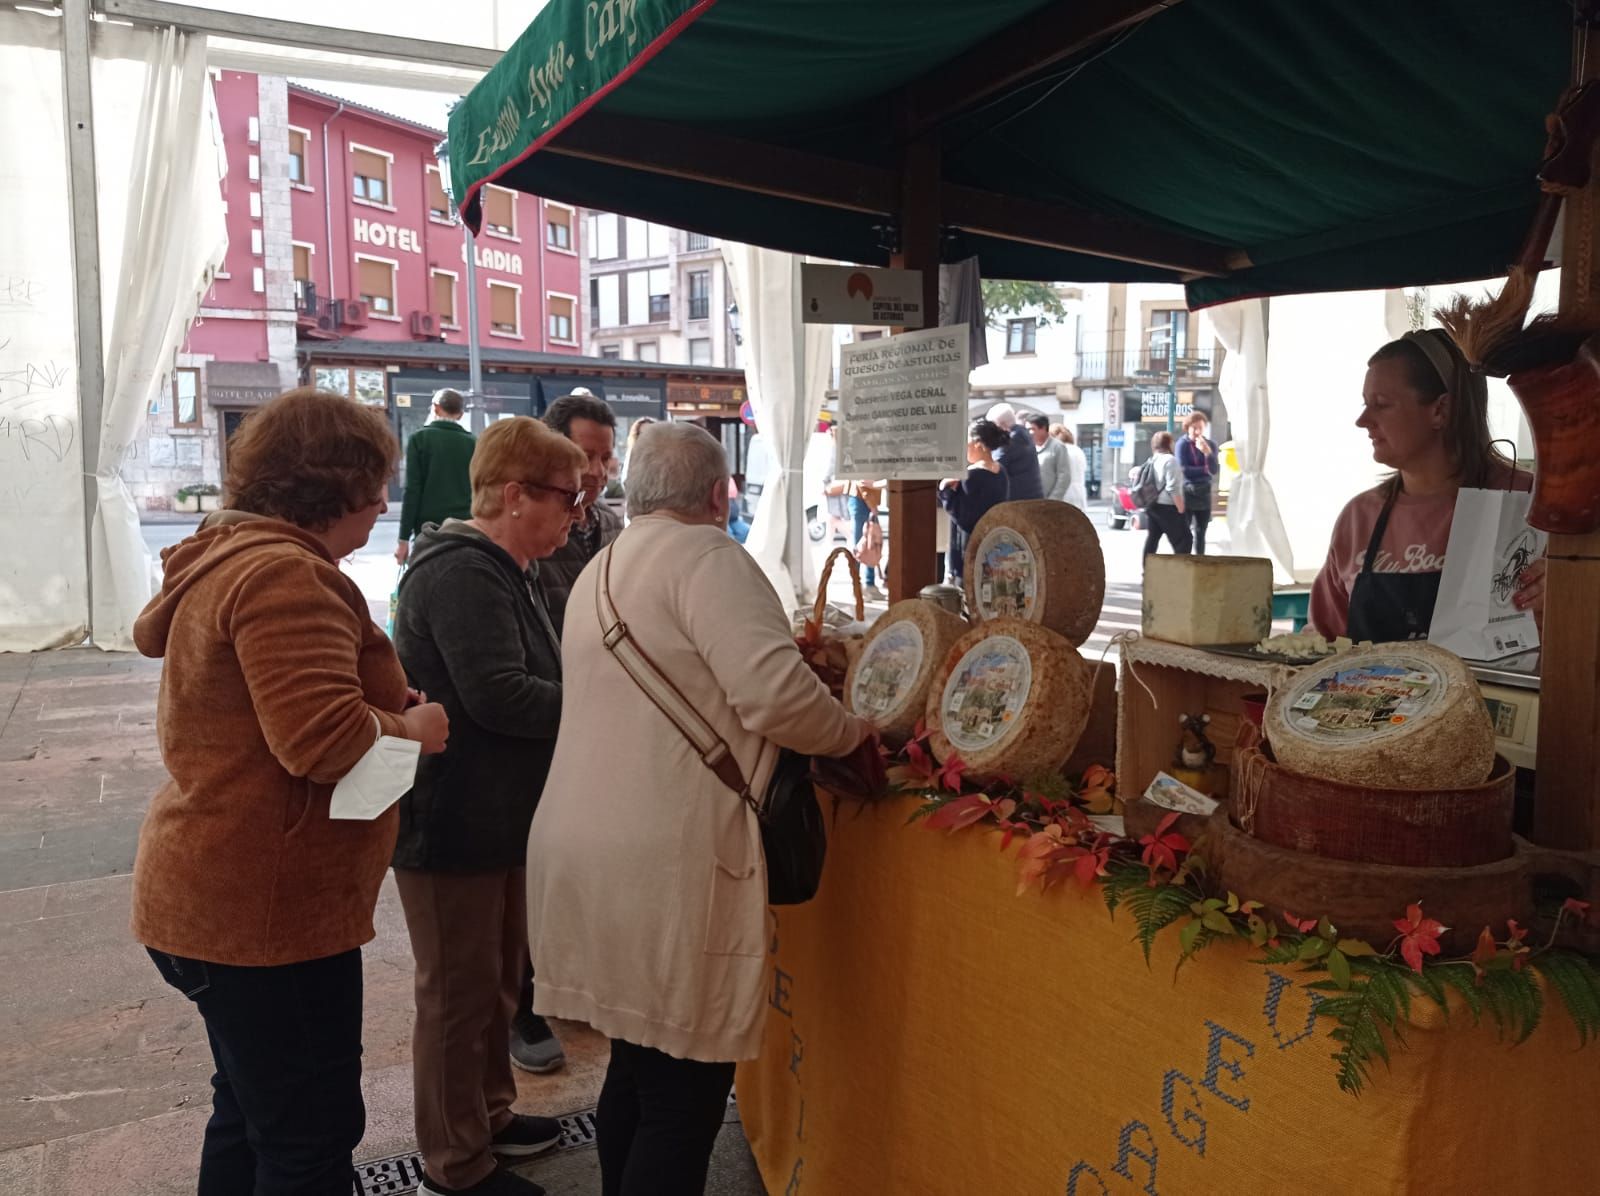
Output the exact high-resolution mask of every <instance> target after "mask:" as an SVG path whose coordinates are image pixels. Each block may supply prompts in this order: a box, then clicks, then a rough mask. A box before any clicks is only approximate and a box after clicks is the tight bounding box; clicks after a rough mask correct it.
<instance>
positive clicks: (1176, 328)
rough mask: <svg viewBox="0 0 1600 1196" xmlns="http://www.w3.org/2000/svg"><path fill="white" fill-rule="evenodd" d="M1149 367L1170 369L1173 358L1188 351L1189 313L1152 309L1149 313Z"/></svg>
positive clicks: (1184, 354)
mask: <svg viewBox="0 0 1600 1196" xmlns="http://www.w3.org/2000/svg"><path fill="white" fill-rule="evenodd" d="M1149 337H1150V342H1149V343H1150V367H1149V368H1151V369H1153V370H1170V369H1171V368H1172V366H1173V364H1174V363H1173V358H1175V357H1183V356H1186V355H1187V354H1188V352H1189V313H1188V312H1186V311H1182V310H1178V311H1154V312H1151V313H1150V333H1149Z"/></svg>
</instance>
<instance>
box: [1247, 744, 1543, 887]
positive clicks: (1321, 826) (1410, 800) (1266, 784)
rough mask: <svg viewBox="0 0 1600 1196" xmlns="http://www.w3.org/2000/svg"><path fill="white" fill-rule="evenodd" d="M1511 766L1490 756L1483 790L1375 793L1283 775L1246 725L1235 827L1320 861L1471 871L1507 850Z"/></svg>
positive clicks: (1293, 774)
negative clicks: (1489, 764)
mask: <svg viewBox="0 0 1600 1196" xmlns="http://www.w3.org/2000/svg"><path fill="white" fill-rule="evenodd" d="M1515 782H1516V769H1514V768H1512V766H1511V765H1510V764H1508V763H1507V762H1506V761H1505V760H1504V759H1502V758H1501V757H1499V756H1496V757H1495V762H1494V771H1493V772H1492V773H1491V774H1490V776H1489V779H1488V780H1487V781H1485V782H1484V783H1483V784H1481V785H1474V786H1472V787H1470V788H1463V789H1427V790H1417V789H1377V788H1371V787H1367V786H1360V785H1346V784H1342V783H1340V782H1338V781H1325V780H1322V779H1320V778H1318V777H1311V776H1306V775H1305V774H1304V773H1299V772H1294V771H1292V770H1290V769H1287V768H1284V767H1283V766H1282V765H1281V764H1279V763H1277V761H1275V760H1273V759H1272V757H1271V756H1270V755H1269V754H1268V751H1267V749H1266V747H1265V745H1263V744H1262V742H1261V735H1260V732H1259V731H1257V730H1256V729H1255V728H1254V727H1252V726H1250V725H1249V724H1248V723H1246V724H1244V725H1242V726H1241V727H1240V730H1239V738H1238V741H1237V742H1236V743H1235V745H1234V751H1233V790H1232V793H1233V801H1232V808H1233V821H1234V822H1235V823H1236V824H1237V825H1238V827H1239V829H1240V830H1242V831H1243V832H1244V833H1245V834H1247V835H1250V836H1251V837H1253V838H1256V839H1260V840H1261V841H1262V842H1264V843H1271V844H1273V845H1275V846H1277V847H1286V848H1288V849H1290V850H1291V851H1301V852H1305V853H1307V854H1310V855H1316V856H1322V857H1324V858H1326V859H1334V860H1351V861H1355V862H1359V863H1364V864H1395V865H1399V866H1402V867H1414V868H1469V867H1473V866H1475V865H1479V864H1492V863H1494V862H1496V861H1498V860H1503V859H1506V858H1508V857H1509V856H1510V855H1511V853H1512V839H1511V814H1512V806H1513V801H1514V788H1515Z"/></svg>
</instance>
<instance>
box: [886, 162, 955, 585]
mask: <svg viewBox="0 0 1600 1196" xmlns="http://www.w3.org/2000/svg"><path fill="white" fill-rule="evenodd" d="M894 264H895V265H896V266H898V267H900V268H901V269H904V270H921V271H922V310H923V311H924V312H925V313H927V315H926V318H925V320H924V322H923V327H925V328H934V327H936V326H937V325H938V323H939V142H938V134H937V133H930V134H925V135H924V136H921V137H918V138H917V139H916V140H914V141H912V142H911V143H910V144H909V145H907V146H906V149H905V158H904V160H903V162H902V163H901V170H900V252H899V253H898V254H896V255H895V258H894ZM895 331H896V332H904V331H906V329H904V328H896V329H895ZM938 493H939V483H938V482H890V483H889V566H888V568H887V569H886V570H885V575H886V578H887V581H888V585H889V601H890V602H899V601H900V600H901V599H902V598H915V597H916V596H917V594H918V593H920V592H921V590H922V587H923V586H926V585H931V584H932V583H933V582H935V581H937V580H939V579H938V578H936V577H934V575H933V564H934V557H935V555H936V554H937V553H938V548H937V547H935V539H934V534H935V529H936V527H937V523H936V521H937V520H938V519H939V518H940V517H941V515H942V512H941V511H940V510H939V499H938Z"/></svg>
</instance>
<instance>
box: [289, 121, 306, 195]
mask: <svg viewBox="0 0 1600 1196" xmlns="http://www.w3.org/2000/svg"><path fill="white" fill-rule="evenodd" d="M310 137H311V135H310V134H309V133H307V132H306V131H305V130H304V129H290V130H289V182H291V183H293V184H294V185H295V186H296V187H305V188H306V189H307V190H309V189H310V187H311V176H310V175H309V174H307V173H306V143H307V141H309V140H310Z"/></svg>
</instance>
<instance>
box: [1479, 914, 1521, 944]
mask: <svg viewBox="0 0 1600 1196" xmlns="http://www.w3.org/2000/svg"><path fill="white" fill-rule="evenodd" d="M1506 929H1507V930H1508V931H1509V932H1510V933H1511V938H1510V940H1509V941H1510V942H1512V943H1520V942H1522V940H1523V939H1525V938H1527V937H1528V932H1527V931H1526V930H1524V929H1522V927H1520V926H1518V925H1517V920H1516V919H1515V918H1510V919H1508V920H1507V921H1506ZM1484 930H1485V931H1487V930H1488V927H1487V926H1486V927H1484Z"/></svg>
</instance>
